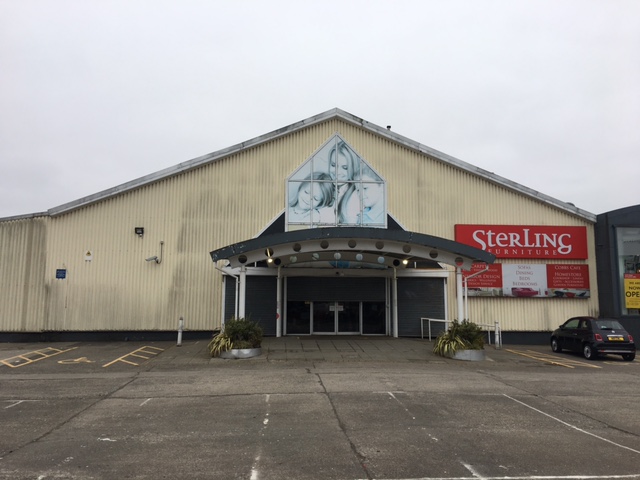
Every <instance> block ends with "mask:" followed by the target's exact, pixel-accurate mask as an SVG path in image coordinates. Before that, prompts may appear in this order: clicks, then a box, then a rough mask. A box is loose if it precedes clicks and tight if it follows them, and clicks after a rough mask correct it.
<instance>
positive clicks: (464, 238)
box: [455, 225, 588, 260]
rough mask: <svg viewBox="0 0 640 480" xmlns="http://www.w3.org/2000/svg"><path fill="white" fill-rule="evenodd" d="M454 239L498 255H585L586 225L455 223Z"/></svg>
mask: <svg viewBox="0 0 640 480" xmlns="http://www.w3.org/2000/svg"><path fill="white" fill-rule="evenodd" d="M455 239H456V242H460V243H464V244H465V245H470V246H472V247H475V248H479V249H481V250H485V251H487V252H489V253H493V254H494V255H495V256H496V257H497V258H553V259H556V260H561V259H567V260H569V259H571V260H585V259H587V258H588V251H587V228H586V227H564V226H546V225H544V226H531V225H529V226H527V225H456V226H455Z"/></svg>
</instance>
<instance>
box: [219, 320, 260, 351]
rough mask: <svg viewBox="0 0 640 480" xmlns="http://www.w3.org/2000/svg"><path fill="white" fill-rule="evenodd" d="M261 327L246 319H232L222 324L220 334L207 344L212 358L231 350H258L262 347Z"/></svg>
mask: <svg viewBox="0 0 640 480" xmlns="http://www.w3.org/2000/svg"><path fill="white" fill-rule="evenodd" d="M262 333H263V332H262V327H261V326H260V325H259V324H258V323H257V322H252V321H251V320H250V319H248V318H235V317H232V318H231V319H230V320H227V322H226V323H225V324H224V328H223V329H222V331H221V332H220V333H218V334H217V335H216V336H214V337H213V339H212V340H211V341H210V342H209V346H208V348H209V353H210V354H211V356H212V357H217V356H219V355H220V354H221V353H222V352H226V351H228V350H232V349H245V348H260V346H261V345H262Z"/></svg>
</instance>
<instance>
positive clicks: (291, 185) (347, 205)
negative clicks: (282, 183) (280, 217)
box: [287, 135, 387, 230]
mask: <svg viewBox="0 0 640 480" xmlns="http://www.w3.org/2000/svg"><path fill="white" fill-rule="evenodd" d="M385 193H386V191H385V183H384V180H383V179H382V178H381V177H380V175H378V174H377V173H376V172H375V171H374V170H373V169H372V168H371V167H370V166H369V165H368V164H367V163H366V162H365V161H364V160H363V159H362V158H360V156H359V155H358V154H357V153H356V152H355V151H354V150H353V149H352V148H351V147H350V146H349V145H348V144H347V143H346V142H345V141H344V140H343V139H342V138H341V137H340V136H339V135H335V136H334V137H333V138H332V139H330V140H329V141H328V142H327V143H326V144H324V145H323V146H322V147H321V148H320V149H319V150H318V151H317V152H316V153H315V154H314V155H313V156H312V157H311V158H310V159H309V160H307V161H306V162H305V163H304V164H303V165H301V166H300V167H299V168H298V169H297V170H296V171H295V172H294V173H293V174H292V175H291V176H290V177H289V180H288V185H287V225H288V230H295V229H299V228H311V227H318V226H337V225H349V226H367V227H380V228H384V227H386V217H387V215H386V214H387V210H386V196H385Z"/></svg>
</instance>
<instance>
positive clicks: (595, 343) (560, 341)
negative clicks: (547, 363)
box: [551, 317, 636, 362]
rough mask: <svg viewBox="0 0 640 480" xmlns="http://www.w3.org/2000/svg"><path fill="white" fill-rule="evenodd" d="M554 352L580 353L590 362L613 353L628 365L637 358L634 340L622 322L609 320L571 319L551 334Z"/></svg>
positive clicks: (591, 318)
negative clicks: (620, 356)
mask: <svg viewBox="0 0 640 480" xmlns="http://www.w3.org/2000/svg"><path fill="white" fill-rule="evenodd" d="M551 350H553V351H554V352H556V353H559V352H561V351H562V350H571V351H573V352H580V353H582V354H583V355H584V358H586V359H588V360H593V359H595V358H596V357H597V356H598V355H605V354H609V353H611V354H614V355H622V358H623V359H624V360H626V361H628V362H630V361H632V360H633V359H634V358H636V344H635V343H634V341H633V337H632V336H631V335H630V334H629V332H627V331H626V330H625V329H624V327H623V326H622V325H621V324H620V322H618V321H617V320H612V319H607V318H593V317H574V318H570V319H569V320H567V321H566V322H564V323H563V324H562V325H560V328H558V329H557V330H555V331H554V332H553V333H552V334H551Z"/></svg>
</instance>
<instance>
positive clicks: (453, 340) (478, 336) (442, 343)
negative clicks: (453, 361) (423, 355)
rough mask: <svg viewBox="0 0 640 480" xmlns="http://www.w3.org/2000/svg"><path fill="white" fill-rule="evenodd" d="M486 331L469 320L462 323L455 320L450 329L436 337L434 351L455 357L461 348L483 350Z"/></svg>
mask: <svg viewBox="0 0 640 480" xmlns="http://www.w3.org/2000/svg"><path fill="white" fill-rule="evenodd" d="M483 348H484V333H483V332H482V329H481V328H480V327H479V326H478V325H476V324H475V323H473V322H470V321H468V320H465V321H463V322H462V323H460V322H458V321H457V320H454V321H453V322H452V323H451V325H450V326H449V329H448V330H447V331H445V332H442V333H441V334H440V335H438V338H436V341H435V344H434V346H433V353H435V354H437V355H440V356H442V357H453V356H454V355H455V354H456V352H457V351H459V350H482V349H483Z"/></svg>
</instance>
